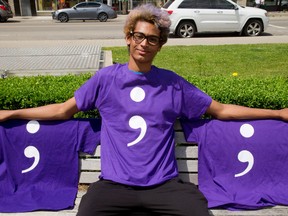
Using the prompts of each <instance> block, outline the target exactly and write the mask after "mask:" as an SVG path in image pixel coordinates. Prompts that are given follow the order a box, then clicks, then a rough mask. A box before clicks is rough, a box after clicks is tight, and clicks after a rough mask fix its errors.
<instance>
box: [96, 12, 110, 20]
mask: <svg viewBox="0 0 288 216" xmlns="http://www.w3.org/2000/svg"><path fill="white" fill-rule="evenodd" d="M107 19H108V15H107V14H106V13H100V14H99V16H98V20H99V21H100V22H106V21H107Z"/></svg>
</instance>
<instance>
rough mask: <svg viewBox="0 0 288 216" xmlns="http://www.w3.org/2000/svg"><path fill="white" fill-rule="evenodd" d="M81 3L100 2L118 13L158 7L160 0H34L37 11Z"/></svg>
mask: <svg viewBox="0 0 288 216" xmlns="http://www.w3.org/2000/svg"><path fill="white" fill-rule="evenodd" d="M83 1H100V2H102V3H104V4H108V5H110V6H112V7H114V8H115V10H116V11H118V12H119V13H122V12H125V11H128V10H130V9H132V8H134V7H135V6H137V5H138V4H142V3H153V4H155V5H158V1H159V2H160V1H161V0H35V4H36V9H37V11H53V10H57V9H61V8H66V7H73V6H74V5H76V4H77V3H79V2H83Z"/></svg>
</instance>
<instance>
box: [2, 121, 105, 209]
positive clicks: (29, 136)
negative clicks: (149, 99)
mask: <svg viewBox="0 0 288 216" xmlns="http://www.w3.org/2000/svg"><path fill="white" fill-rule="evenodd" d="M99 131H100V121H99V120H97V119H93V120H87V119H85V120H70V121H26V120H10V121H6V122H2V123H0V212H27V211H34V210H44V209H45V210H60V209H66V208H73V207H74V201H75V198H76V194H77V191H78V181H79V158H78V153H79V152H80V151H81V152H86V153H90V154H92V153H93V152H94V150H95V148H96V146H97V144H98V143H99V141H100V132H99Z"/></svg>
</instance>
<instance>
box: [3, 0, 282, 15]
mask: <svg viewBox="0 0 288 216" xmlns="http://www.w3.org/2000/svg"><path fill="white" fill-rule="evenodd" d="M83 1H101V2H103V3H105V4H107V5H110V6H112V7H114V8H115V10H116V11H118V12H119V13H124V14H125V13H126V12H127V11H128V10H131V9H132V8H134V7H135V6H137V5H139V4H142V3H152V4H155V5H158V6H160V5H163V4H164V3H165V1H167V0H8V2H9V4H10V6H11V9H12V11H13V13H14V15H15V16H37V15H42V14H47V15H48V14H51V12H52V11H55V10H57V9H60V8H65V7H73V6H74V5H76V4H77V3H79V2H83ZM282 1H283V0H262V2H263V6H262V8H264V9H266V10H268V11H273V10H274V11H275V10H279V5H281V2H282ZM284 1H285V0H284ZM234 2H237V3H238V4H239V5H242V6H246V5H247V6H253V5H254V2H255V0H234Z"/></svg>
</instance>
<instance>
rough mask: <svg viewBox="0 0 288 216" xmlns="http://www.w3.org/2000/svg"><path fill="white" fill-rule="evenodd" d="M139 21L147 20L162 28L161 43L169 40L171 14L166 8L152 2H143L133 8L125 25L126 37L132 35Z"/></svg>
mask: <svg viewBox="0 0 288 216" xmlns="http://www.w3.org/2000/svg"><path fill="white" fill-rule="evenodd" d="M138 21H145V22H149V23H151V24H153V25H155V26H156V27H157V28H158V29H159V30H160V40H161V41H160V42H161V45H163V44H165V43H166V42H167V40H168V36H169V27H170V25H171V21H170V19H169V14H168V13H167V12H166V11H165V10H161V9H160V8H157V7H155V6H154V5H152V4H143V5H140V6H137V7H136V8H134V9H133V10H131V11H130V13H129V14H128V16H127V19H126V23H125V25H124V34H125V36H126V37H128V38H129V37H130V34H131V32H133V31H134V29H135V26H136V24H137V22H138Z"/></svg>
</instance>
